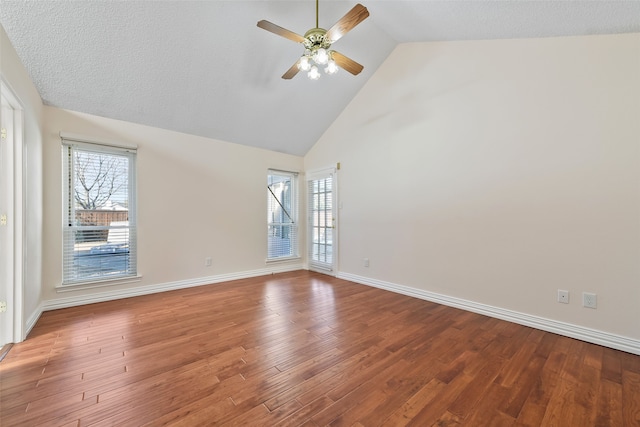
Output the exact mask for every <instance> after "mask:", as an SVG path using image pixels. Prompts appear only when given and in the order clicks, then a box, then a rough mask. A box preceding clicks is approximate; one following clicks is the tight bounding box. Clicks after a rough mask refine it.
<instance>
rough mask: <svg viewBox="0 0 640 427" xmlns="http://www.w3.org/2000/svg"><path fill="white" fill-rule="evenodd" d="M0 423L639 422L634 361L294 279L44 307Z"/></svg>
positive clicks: (315, 278) (14, 370) (331, 281)
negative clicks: (87, 303)
mask: <svg viewBox="0 0 640 427" xmlns="http://www.w3.org/2000/svg"><path fill="white" fill-rule="evenodd" d="M0 379H1V384H0V399H1V402H0V410H1V415H0V425H2V426H38V425H46V426H89V425H91V426H114V425H117V426H143V425H150V426H158V425H172V426H190V427H191V426H200V425H202V426H206V425H229V426H231V425H241V426H324V425H331V426H377V425H383V426H404V425H412V426H431V425H435V426H456V425H465V426H515V425H517V426H581V427H582V426H640V356H636V355H632V354H628V353H624V352H621V351H616V350H612V349H609V348H605V347H600V346H597V345H593V344H588V343H585V342H582V341H577V340H574V339H571V338H566V337H561V336H558V335H554V334H551V333H547V332H542V331H539V330H536V329H531V328H528V327H524V326H520V325H516V324H512V323H508V322H505V321H501V320H497V319H493V318H489V317H485V316H481V315H478V314H474V313H469V312H465V311H461V310H457V309H454V308H450V307H445V306H441V305H437V304H433V303H430V302H427V301H422V300H419V299H414V298H410V297H406V296H402V295H397V294H393V293H390V292H386V291H383V290H380V289H375V288H370V287H366V286H362V285H358V284H354V283H351V282H347V281H344V280H339V279H335V278H332V277H328V276H324V275H320V274H315V273H310V272H306V271H298V272H293V273H285V274H277V275H273V276H264V277H258V278H253V279H246V280H238V281H234V282H228V283H224V284H216V285H210V286H202V287H197V288H190V289H184V290H179V291H172V292H165V293H161V294H155V295H148V296H143V297H137V298H130V299H126V300H119V301H111V302H106V303H100V304H92V305H87V306H83V307H74V308H69V309H64V310H57V311H50V312H45V313H44V314H43V315H42V317H41V319H40V320H39V321H38V323H37V325H36V326H35V327H34V329H33V331H32V332H31V334H30V335H29V337H28V339H27V340H26V341H25V342H23V343H20V344H16V345H15V346H13V348H12V349H11V351H10V352H9V353H8V355H7V356H6V358H5V359H4V360H3V361H2V362H0Z"/></svg>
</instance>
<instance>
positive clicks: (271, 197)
mask: <svg viewBox="0 0 640 427" xmlns="http://www.w3.org/2000/svg"><path fill="white" fill-rule="evenodd" d="M296 184H297V175H296V174H295V173H290V172H281V171H274V170H269V173H268V175H267V239H268V240H267V242H268V243H267V259H278V258H286V257H292V256H297V255H298V221H297V211H298V200H297V188H296Z"/></svg>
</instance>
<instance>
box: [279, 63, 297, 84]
mask: <svg viewBox="0 0 640 427" xmlns="http://www.w3.org/2000/svg"><path fill="white" fill-rule="evenodd" d="M299 70H300V69H299V68H298V61H296V62H295V64H293V65H292V66H291V68H289V69H288V70H287V72H286V73H284V74H283V75H282V78H283V79H285V80H289V79H292V78H294V77H295V76H296V74H298V71H299Z"/></svg>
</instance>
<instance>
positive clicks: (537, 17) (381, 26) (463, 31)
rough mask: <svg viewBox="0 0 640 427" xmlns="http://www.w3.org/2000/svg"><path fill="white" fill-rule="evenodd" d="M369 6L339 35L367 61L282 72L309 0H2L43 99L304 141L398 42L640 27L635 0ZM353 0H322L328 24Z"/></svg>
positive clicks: (259, 139)
mask: <svg viewBox="0 0 640 427" xmlns="http://www.w3.org/2000/svg"><path fill="white" fill-rule="evenodd" d="M360 1H361V3H362V4H363V5H364V6H366V7H367V8H368V9H369V12H370V17H369V18H368V19H366V20H365V21H364V22H362V23H361V24H360V25H358V26H357V27H356V28H355V29H353V30H352V31H351V32H350V33H349V34H347V35H346V36H344V37H343V38H342V39H340V40H339V41H338V42H336V43H335V44H334V46H333V48H334V49H336V50H338V51H340V52H341V53H343V54H345V55H347V56H349V57H350V58H352V59H354V60H356V61H357V62H359V63H361V64H362V65H364V71H363V72H362V73H361V74H360V75H358V76H352V75H351V74H349V73H347V72H345V71H344V70H341V71H340V72H339V73H338V74H336V75H333V76H322V78H321V79H320V80H318V81H310V80H309V79H307V78H306V76H304V74H298V76H297V77H296V78H294V79H293V80H283V79H281V78H280V76H281V75H282V74H283V73H284V72H285V71H286V70H287V69H288V68H289V67H290V66H291V65H292V64H293V63H294V62H295V61H296V60H297V58H298V57H299V56H300V55H301V54H302V51H303V48H302V46H301V45H300V44H296V43H294V42H291V41H289V40H287V39H284V38H282V37H278V36H276V35H274V34H271V33H268V32H266V31H264V30H262V29H260V28H258V27H257V26H256V23H257V21H259V20H261V19H266V20H269V21H271V22H273V23H275V24H278V25H280V26H282V27H285V28H287V29H289V30H292V31H294V32H296V33H298V34H304V33H305V32H306V31H307V30H308V29H310V28H312V27H314V26H315V2H314V1H313V0H305V1H292V0H291V1H274V0H261V1H239V0H233V1H122V2H120V1H73V2H72V1H66V2H52V1H37V2H25V1H22V0H20V1H13V0H0V24H2V26H3V27H4V29H5V31H6V32H7V35H8V36H9V39H10V40H11V42H12V44H13V45H14V47H15V49H16V51H17V53H18V55H19V56H20V58H21V59H22V62H23V63H24V65H25V67H26V69H27V70H28V72H29V74H30V76H31V79H32V80H33V82H34V84H35V85H36V87H37V89H38V91H39V93H40V95H41V96H42V99H43V101H44V103H45V104H47V105H52V106H56V107H60V108H65V109H70V110H75V111H80V112H85V113H89V114H94V115H98V116H103V117H109V118H114V119H120V120H125V121H129V122H134V123H140V124H145V125H150V126H155V127H159V128H163V129H170V130H175V131H179V132H185V133H190V134H195V135H200V136H205V137H209V138H214V139H219V140H224V141H228V142H233V143H238V144H244V145H249V146H255V147H261V148H265V149H269V150H275V151H280V152H285V153H290V154H295V155H304V154H305V153H306V152H307V151H308V150H309V149H310V148H311V146H312V145H313V144H314V143H315V142H316V141H317V140H318V139H319V138H320V136H321V135H322V134H323V132H324V131H325V130H326V129H327V128H328V127H329V126H330V125H331V123H332V122H333V121H334V120H335V118H336V117H337V116H338V115H339V114H340V113H341V112H342V110H343V109H344V108H345V107H346V105H347V104H348V103H349V102H350V100H351V99H352V98H353V97H354V96H355V94H356V93H357V92H358V91H359V90H360V89H361V88H362V87H363V85H364V84H365V83H366V81H367V79H368V78H369V77H370V76H371V75H372V74H373V73H375V71H376V69H377V68H378V67H379V66H380V64H382V62H383V61H384V60H385V59H386V58H387V56H388V55H389V54H390V53H391V51H392V50H393V49H394V48H395V46H396V45H398V44H399V43H407V42H426V41H443V40H472V39H499V38H525V37H555V36H571V35H590V34H615V33H625V32H640V1H615V0H604V1H526V0H525V1H516V0H511V1H495V0H475V1H454V0H442V1H416V0H360ZM355 4H356V2H354V1H344V0H331V1H329V0H326V1H322V0H321V1H320V14H319V20H320V27H323V28H327V29H328V28H329V27H331V26H332V25H333V24H334V23H335V22H336V21H337V20H338V19H340V18H341V17H342V16H343V15H344V14H345V13H346V12H347V11H348V10H350V9H351V8H352V7H353V6H354V5H355Z"/></svg>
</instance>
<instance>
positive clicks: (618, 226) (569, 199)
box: [305, 34, 640, 349]
mask: <svg viewBox="0 0 640 427" xmlns="http://www.w3.org/2000/svg"><path fill="white" fill-rule="evenodd" d="M336 162H341V166H342V169H341V171H340V175H339V185H340V201H341V202H342V204H343V207H342V209H341V210H340V212H339V220H340V252H339V253H340V260H339V261H340V266H339V269H340V271H341V272H342V273H344V274H347V275H350V276H352V277H359V278H362V279H365V280H364V281H365V282H366V281H367V280H370V281H373V282H376V281H377V282H380V283H387V284H396V285H402V286H407V287H410V288H413V289H416V290H419V291H425V292H428V293H435V294H440V295H444V296H449V297H453V298H456V299H461V300H467V301H471V302H475V303H479V304H483V305H487V306H492V307H497V308H500V309H504V310H513V311H515V312H519V313H525V314H527V315H529V316H534V317H535V316H539V317H541V318H544V319H551V320H554V321H557V322H561V323H565V324H573V325H579V326H580V327H583V328H588V329H591V330H596V331H603V332H606V333H609V334H615V335H618V336H622V337H628V338H631V339H632V340H636V343H637V340H638V339H640V327H639V326H640V310H638V304H639V302H640V34H628V35H614V36H594V37H572V38H549V39H528V40H496V41H464V42H435V43H418V44H404V45H400V46H398V47H397V48H396V50H395V51H394V52H393V53H392V54H391V55H390V56H389V58H388V59H387V60H386V62H385V63H384V64H383V65H382V67H381V68H380V69H379V70H378V71H377V72H376V74H375V75H374V76H373V77H372V78H371V79H370V80H369V81H368V82H367V84H366V85H365V87H364V88H363V89H362V90H361V92H360V93H359V94H358V96H357V97H356V98H355V99H354V100H353V101H352V102H351V104H350V105H349V106H348V107H347V108H346V110H345V111H344V112H343V113H342V115H341V116H340V117H339V118H338V119H337V120H336V121H335V123H334V124H333V125H332V126H331V127H330V128H329V129H328V130H327V132H326V133H325V134H324V135H323V137H322V138H321V139H320V141H319V142H318V143H317V144H316V145H315V146H314V147H313V148H312V150H311V151H310V152H309V153H308V155H307V156H306V157H305V169H306V170H311V169H315V168H320V167H323V166H326V165H329V164H334V163H336ZM365 257H367V258H369V259H370V267H369V268H365V267H364V266H363V262H362V260H363V258H365ZM558 289H566V290H569V291H570V292H571V300H570V304H568V305H564V304H559V303H557V302H556V292H557V290H558ZM583 291H588V292H594V293H596V294H597V295H598V307H597V309H596V310H593V309H587V308H583V307H582V306H581V293H582V292H583ZM637 348H638V349H640V346H637Z"/></svg>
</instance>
